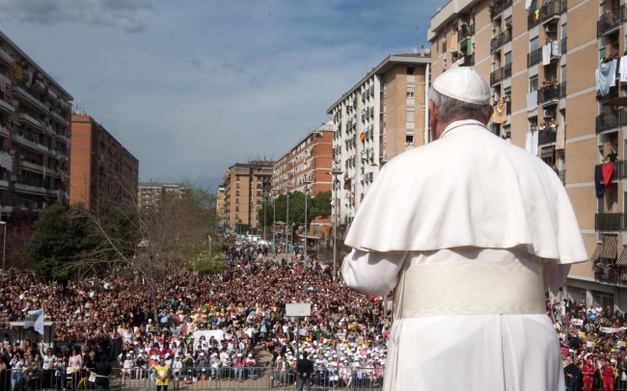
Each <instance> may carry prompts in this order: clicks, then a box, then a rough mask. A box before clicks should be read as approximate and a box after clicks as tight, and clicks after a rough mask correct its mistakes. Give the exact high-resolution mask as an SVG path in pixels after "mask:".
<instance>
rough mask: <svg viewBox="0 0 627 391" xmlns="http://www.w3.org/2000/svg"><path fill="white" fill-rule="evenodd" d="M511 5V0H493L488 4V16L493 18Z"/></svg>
mask: <svg viewBox="0 0 627 391" xmlns="http://www.w3.org/2000/svg"><path fill="white" fill-rule="evenodd" d="M511 6H512V0H493V1H492V5H491V6H490V17H491V18H492V19H495V18H496V17H497V16H499V15H500V14H501V13H503V10H505V9H507V8H509V7H511Z"/></svg>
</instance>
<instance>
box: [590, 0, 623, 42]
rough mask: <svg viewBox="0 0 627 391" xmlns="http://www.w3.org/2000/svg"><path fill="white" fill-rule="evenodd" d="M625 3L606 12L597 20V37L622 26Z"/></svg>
mask: <svg viewBox="0 0 627 391" xmlns="http://www.w3.org/2000/svg"><path fill="white" fill-rule="evenodd" d="M624 14H625V5H623V6H621V7H619V8H614V9H613V10H611V11H608V12H606V13H605V14H604V15H602V16H601V17H600V18H599V20H598V21H597V37H601V36H603V35H605V34H608V33H612V32H614V31H616V30H618V28H619V27H620V25H621V23H622V22H623V21H625V20H626V18H625V15H624Z"/></svg>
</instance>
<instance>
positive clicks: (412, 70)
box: [407, 67, 416, 75]
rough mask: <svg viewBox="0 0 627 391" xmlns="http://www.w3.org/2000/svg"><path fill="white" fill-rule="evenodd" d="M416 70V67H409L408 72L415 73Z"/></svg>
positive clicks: (409, 73)
mask: <svg viewBox="0 0 627 391" xmlns="http://www.w3.org/2000/svg"><path fill="white" fill-rule="evenodd" d="M414 72H416V68H414V67H407V74H408V75H413V74H414Z"/></svg>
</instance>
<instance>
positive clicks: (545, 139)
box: [538, 126, 557, 145]
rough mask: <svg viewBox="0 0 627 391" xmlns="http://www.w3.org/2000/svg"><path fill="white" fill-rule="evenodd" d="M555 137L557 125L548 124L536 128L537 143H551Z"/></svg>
mask: <svg viewBox="0 0 627 391" xmlns="http://www.w3.org/2000/svg"><path fill="white" fill-rule="evenodd" d="M556 139H557V127H555V126H550V127H547V128H543V129H540V130H538V145H546V144H553V143H555V140H556Z"/></svg>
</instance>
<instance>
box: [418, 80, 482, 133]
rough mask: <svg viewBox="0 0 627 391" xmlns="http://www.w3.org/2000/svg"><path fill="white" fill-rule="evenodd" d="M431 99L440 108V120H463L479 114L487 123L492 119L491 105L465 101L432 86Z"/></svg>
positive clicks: (430, 90) (430, 89)
mask: <svg viewBox="0 0 627 391" xmlns="http://www.w3.org/2000/svg"><path fill="white" fill-rule="evenodd" d="M429 100H431V101H433V104H434V105H435V106H436V107H437V108H438V113H439V115H440V121H442V122H451V121H453V120H463V119H468V118H476V117H477V116H478V115H479V116H482V117H483V118H485V123H486V124H487V123H488V121H490V105H489V104H487V105H477V104H474V103H468V102H463V101H461V100H459V99H455V98H451V97H450V96H447V95H444V94H441V93H439V92H438V91H437V90H435V89H434V88H433V86H431V87H430V88H429Z"/></svg>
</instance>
